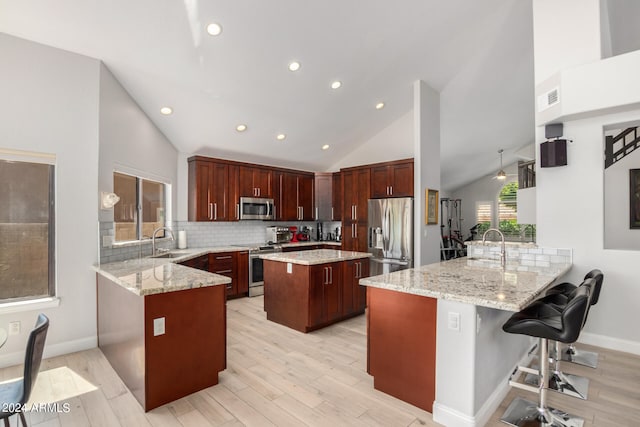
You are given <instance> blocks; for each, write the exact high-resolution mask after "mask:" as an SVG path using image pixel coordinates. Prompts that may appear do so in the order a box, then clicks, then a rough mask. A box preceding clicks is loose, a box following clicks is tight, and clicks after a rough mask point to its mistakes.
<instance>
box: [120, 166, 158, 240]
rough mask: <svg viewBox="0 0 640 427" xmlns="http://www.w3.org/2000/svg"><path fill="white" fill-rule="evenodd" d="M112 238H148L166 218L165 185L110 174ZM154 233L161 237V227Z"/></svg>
mask: <svg viewBox="0 0 640 427" xmlns="http://www.w3.org/2000/svg"><path fill="white" fill-rule="evenodd" d="M113 190H114V192H115V193H116V194H117V195H118V196H119V197H120V201H119V202H118V203H117V204H116V205H115V206H114V210H113V220H114V223H115V241H116V242H125V241H132V240H142V239H144V238H150V237H151V235H152V233H153V230H155V229H156V228H158V227H161V226H164V225H165V221H166V199H167V196H166V194H167V185H166V184H163V183H161V182H156V181H151V180H148V179H143V178H139V177H136V176H132V175H126V174H123V173H120V172H114V174H113ZM156 237H164V231H163V232H162V233H158V235H157V236H156Z"/></svg>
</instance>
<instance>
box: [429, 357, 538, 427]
mask: <svg viewBox="0 0 640 427" xmlns="http://www.w3.org/2000/svg"><path fill="white" fill-rule="evenodd" d="M536 354H537V352H531V353H529V351H527V353H525V354H524V355H523V356H522V358H521V359H520V362H518V365H520V366H529V364H530V363H531V359H533V357H535V355H536ZM514 368H515V367H514ZM512 372H513V371H512ZM510 377H511V372H510V373H509V374H508V375H507V376H506V377H504V379H503V380H502V381H500V383H499V384H498V387H497V388H496V389H495V390H494V391H493V393H491V396H489V398H488V399H487V400H486V401H485V402H484V404H483V405H482V407H481V408H480V410H479V411H478V412H476V413H475V415H473V416H470V415H467V414H463V413H462V412H460V411H458V410H456V409H453V408H449V407H448V406H445V405H442V404H440V403H438V402H433V421H435V422H437V423H439V424H442V425H445V426H447V427H481V426H484V425H485V424H487V422H489V419H490V418H491V416H492V415H493V413H494V412H495V411H496V410H497V409H498V407H499V406H500V404H501V403H502V401H503V400H504V398H505V397H507V394H509V390H510V387H509V378H510Z"/></svg>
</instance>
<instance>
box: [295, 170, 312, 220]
mask: <svg viewBox="0 0 640 427" xmlns="http://www.w3.org/2000/svg"><path fill="white" fill-rule="evenodd" d="M297 180H298V207H299V208H300V214H299V215H300V219H301V220H303V221H313V220H314V219H315V212H314V209H313V176H310V175H298V177H297Z"/></svg>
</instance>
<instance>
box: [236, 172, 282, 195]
mask: <svg viewBox="0 0 640 427" xmlns="http://www.w3.org/2000/svg"><path fill="white" fill-rule="evenodd" d="M238 174H239V179H238V188H239V196H240V197H265V198H273V169H270V168H262V167H254V166H240V167H239V172H238Z"/></svg>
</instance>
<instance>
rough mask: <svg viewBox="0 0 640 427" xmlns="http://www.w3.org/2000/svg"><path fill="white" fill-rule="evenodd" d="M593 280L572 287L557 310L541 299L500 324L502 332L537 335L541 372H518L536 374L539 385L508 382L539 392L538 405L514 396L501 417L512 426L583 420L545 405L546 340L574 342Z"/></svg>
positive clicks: (574, 424)
mask: <svg viewBox="0 0 640 427" xmlns="http://www.w3.org/2000/svg"><path fill="white" fill-rule="evenodd" d="M594 282H595V281H594V280H593V279H587V280H586V281H585V282H584V285H585V286H580V287H578V288H577V289H575V290H574V291H573V292H572V293H571V294H570V295H569V296H568V297H567V303H566V305H564V306H563V307H561V309H560V310H559V307H557V306H555V305H554V304H553V303H549V302H544V301H541V300H538V301H534V302H533V303H532V304H530V305H528V306H527V307H525V308H524V309H523V310H522V311H520V312H518V313H515V314H514V315H513V316H511V318H510V319H509V320H507V322H506V323H505V324H504V325H503V326H502V329H503V330H504V331H505V332H508V333H511V334H522V335H528V336H532V337H538V338H540V371H539V372H537V371H535V370H533V369H530V368H526V367H520V366H519V367H518V368H516V371H515V372H514V375H515V373H516V372H517V371H522V372H529V373H535V374H537V375H539V381H538V384H539V386H538V387H532V386H529V385H526V384H522V383H519V382H517V381H513V380H511V381H509V384H510V385H512V386H514V387H518V388H522V389H524V390H528V391H532V392H534V393H538V394H539V400H538V404H537V405H536V404H535V403H534V402H531V401H528V400H525V399H522V398H516V399H514V400H513V402H511V404H510V405H509V408H507V411H506V412H505V413H504V415H503V416H502V421H503V422H505V423H507V424H510V425H513V426H525V425H526V426H533V425H540V426H562V427H564V426H566V427H569V426H571V427H581V426H582V425H583V424H584V420H583V419H581V418H579V417H576V416H574V415H570V414H567V413H566V412H563V411H561V410H558V409H554V408H549V407H548V406H547V390H548V384H549V340H554V341H560V342H564V343H570V342H575V341H576V340H577V339H578V336H579V335H580V330H581V329H582V325H583V324H584V319H585V316H586V314H587V309H588V308H589V303H590V294H591V288H592V286H593V284H594Z"/></svg>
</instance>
